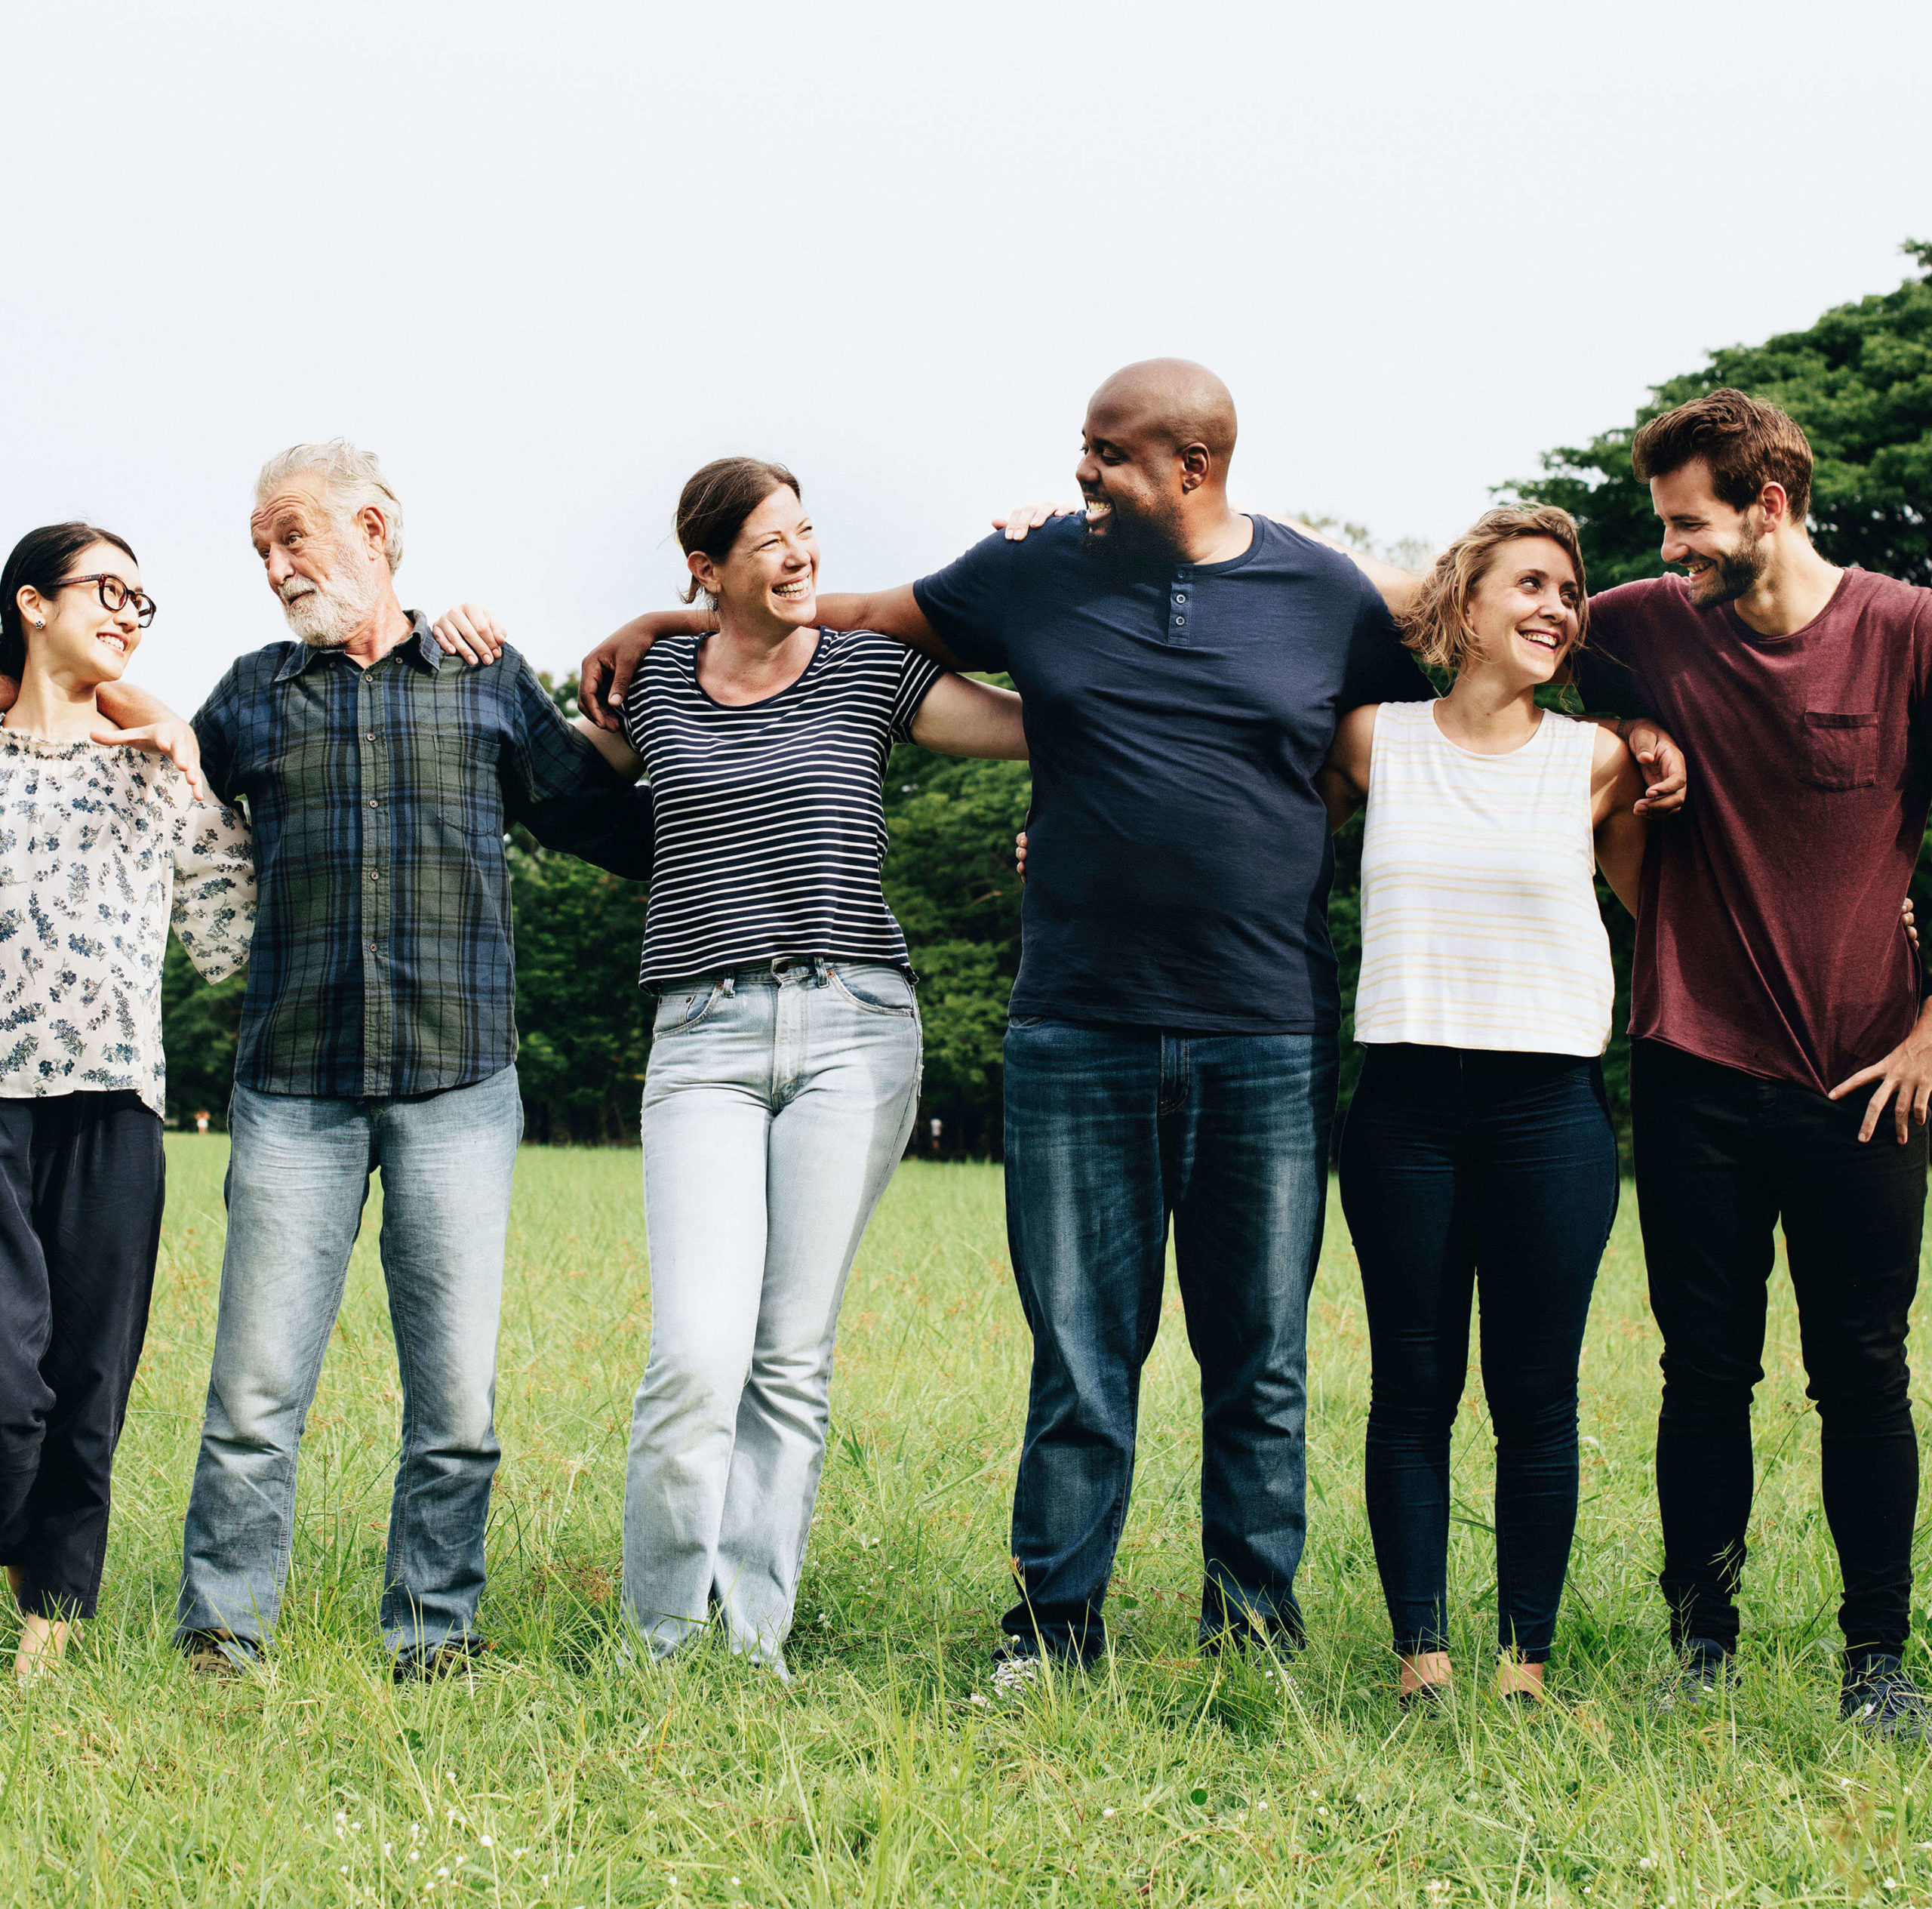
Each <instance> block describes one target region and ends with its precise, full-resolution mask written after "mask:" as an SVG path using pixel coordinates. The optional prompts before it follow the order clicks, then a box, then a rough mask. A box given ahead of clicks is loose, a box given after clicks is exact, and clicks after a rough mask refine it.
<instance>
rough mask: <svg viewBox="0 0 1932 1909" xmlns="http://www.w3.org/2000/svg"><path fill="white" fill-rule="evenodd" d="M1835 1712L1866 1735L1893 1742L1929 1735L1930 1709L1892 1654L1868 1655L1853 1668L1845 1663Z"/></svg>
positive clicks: (1931, 1729)
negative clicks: (1886, 1738)
mask: <svg viewBox="0 0 1932 1909" xmlns="http://www.w3.org/2000/svg"><path fill="white" fill-rule="evenodd" d="M1838 1715H1839V1717H1841V1719H1842V1720H1844V1722H1845V1723H1852V1724H1856V1725H1857V1727H1858V1728H1859V1729H1861V1730H1863V1732H1865V1734H1866V1735H1867V1736H1868V1737H1890V1738H1891V1739H1892V1740H1893V1741H1894V1742H1895V1743H1923V1742H1924V1741H1926V1739H1927V1738H1928V1737H1932V1710H1928V1709H1927V1704H1926V1701H1925V1695H1924V1692H1922V1691H1921V1689H1919V1687H1918V1685H1917V1684H1915V1683H1913V1682H1912V1678H1911V1676H1910V1674H1909V1673H1908V1672H1907V1670H1906V1667H1905V1665H1904V1664H1903V1661H1901V1660H1900V1658H1896V1657H1868V1658H1865V1659H1864V1660H1863V1661H1862V1662H1860V1664H1857V1666H1856V1667H1854V1666H1853V1665H1851V1664H1847V1665H1846V1666H1845V1672H1844V1689H1843V1690H1842V1691H1841V1693H1840V1695H1839V1697H1838Z"/></svg>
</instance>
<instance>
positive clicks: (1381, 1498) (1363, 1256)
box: [1328, 509, 1645, 1708]
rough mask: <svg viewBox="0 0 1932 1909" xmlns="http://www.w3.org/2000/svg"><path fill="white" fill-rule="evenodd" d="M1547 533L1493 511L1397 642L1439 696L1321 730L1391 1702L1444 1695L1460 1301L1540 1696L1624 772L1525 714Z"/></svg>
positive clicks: (1580, 1291) (1565, 600)
mask: <svg viewBox="0 0 1932 1909" xmlns="http://www.w3.org/2000/svg"><path fill="white" fill-rule="evenodd" d="M1585 614H1586V611H1585V595H1584V577H1583V556H1582V553H1581V552H1580V550H1579V549H1578V547H1577V529H1576V525H1574V522H1572V521H1571V519H1570V517H1569V516H1567V513H1564V512H1563V511H1561V510H1550V509H1537V510H1524V509H1513V510H1492V511H1491V512H1489V513H1487V514H1486V515H1485V516H1484V517H1483V518H1482V519H1481V520H1480V521H1479V522H1478V523H1477V524H1476V525H1475V527H1474V528H1472V530H1470V531H1469V532H1468V533H1467V534H1465V535H1464V536H1463V537H1460V538H1458V539H1457V541H1456V542H1455V543H1454V544H1452V545H1451V547H1450V548H1449V549H1448V550H1447V551H1445V552H1444V553H1443V555H1442V556H1441V558H1440V559H1438V562H1437V563H1436V565H1435V570H1434V571H1433V573H1432V574H1431V575H1430V576H1429V578H1428V579H1427V580H1426V582H1425V583H1424V585H1423V589H1422V591H1421V593H1420V596H1419V597H1418V598H1417V599H1416V601H1415V602H1414V606H1413V607H1412V608H1411V609H1410V610H1409V611H1408V612H1407V616H1406V617H1405V619H1404V624H1405V627H1404V636H1405V639H1406V641H1407V643H1408V645H1409V646H1410V647H1411V648H1412V649H1414V651H1417V654H1420V656H1421V657H1422V658H1423V660H1424V661H1425V662H1426V663H1428V664H1432V665H1433V666H1435V667H1437V668H1438V669H1441V670H1447V671H1450V672H1451V673H1453V675H1454V683H1453V685H1452V687H1451V689H1450V690H1449V691H1448V693H1447V694H1446V695H1445V696H1444V697H1441V699H1440V700H1438V701H1436V702H1434V703H1420V704H1416V703H1411V704H1371V705H1370V706H1367V707H1364V708H1361V709H1357V710H1352V711H1350V712H1349V714H1348V715H1347V716H1346V717H1344V718H1343V722H1342V723H1341V725H1340V728H1339V730H1338V731H1337V735H1336V740H1335V745H1334V751H1333V753H1332V754H1331V756H1330V759H1329V783H1330V787H1329V792H1328V793H1329V795H1330V801H1331V813H1334V814H1336V815H1337V817H1340V816H1342V815H1345V814H1346V813H1348V812H1349V810H1350V809H1351V808H1352V807H1353V806H1354V805H1355V804H1356V803H1358V802H1362V801H1364V800H1365V801H1366V802H1367V805H1368V812H1367V821H1366V826H1365V833H1364V839H1363V848H1362V871H1361V920H1362V968H1361V987H1360V989H1359V991H1358V994H1357V996H1356V1002H1355V1037H1356V1039H1358V1040H1359V1041H1361V1042H1362V1043H1363V1044H1364V1045H1365V1046H1366V1047H1367V1050H1368V1051H1367V1058H1366V1061H1365V1063H1364V1067H1363V1070H1362V1075H1361V1084H1360V1085H1358V1087H1357V1088H1356V1090H1355V1097H1354V1100H1353V1101H1352V1104H1351V1105H1350V1107H1349V1112H1348V1116H1347V1122H1346V1128H1345V1129H1344V1133H1343V1142H1342V1151H1341V1187H1342V1202H1343V1210H1344V1211H1345V1212H1346V1214H1347V1215H1348V1219H1349V1228H1350V1230H1351V1231H1352V1233H1353V1235H1354V1238H1355V1252H1356V1255H1357V1257H1358V1259H1359V1260H1360V1261H1361V1273H1362V1286H1363V1291H1364V1297H1365V1298H1366V1300H1367V1310H1368V1323H1369V1333H1370V1340H1371V1350H1372V1354H1373V1359H1374V1375H1373V1380H1372V1401H1371V1406H1370V1410H1369V1421H1368V1451H1367V1495H1368V1514H1369V1525H1370V1529H1371V1532H1372V1534H1373V1535H1374V1542H1375V1553H1376V1562H1377V1566H1378V1568H1379V1569H1380V1573H1381V1576H1382V1583H1383V1593H1384V1595H1385V1596H1386V1599H1387V1600H1388V1605H1389V1617H1390V1619H1391V1621H1392V1624H1393V1627H1394V1633H1395V1649H1396V1651H1397V1652H1398V1654H1399V1655H1400V1657H1401V1673H1400V1683H1399V1687H1398V1690H1399V1696H1400V1699H1401V1703H1402V1704H1403V1707H1404V1708H1407V1707H1410V1706H1411V1705H1413V1704H1416V1703H1417V1702H1419V1701H1426V1700H1429V1699H1433V1698H1441V1696H1442V1695H1444V1693H1445V1692H1446V1691H1447V1689H1448V1687H1449V1684H1450V1679H1451V1670H1450V1661H1449V1657H1448V1648H1447V1647H1448V1635H1447V1603H1448V1590H1447V1553H1448V1535H1449V1507H1450V1486H1449V1443H1450V1432H1451V1427H1452V1426H1453V1424H1454V1421H1455V1416H1456V1412H1457V1406H1458V1404H1459V1403H1460V1399H1461V1397H1462V1393H1463V1383H1464V1379H1465V1377H1466V1372H1467V1367H1468V1357H1469V1312H1470V1304H1471V1300H1472V1295H1473V1293H1474V1292H1477V1291H1480V1292H1481V1300H1482V1306H1481V1319H1482V1328H1481V1329H1482V1375H1483V1387H1484V1393H1485V1394H1486V1395H1487V1399H1488V1403H1489V1409H1490V1415H1491V1421H1492V1422H1493V1424H1494V1426H1495V1428H1496V1436H1497V1483H1496V1550H1497V1623H1498V1630H1499V1633H1500V1635H1499V1642H1500V1646H1501V1649H1502V1652H1503V1661H1502V1663H1501V1665H1500V1670H1499V1673H1498V1680H1497V1688H1498V1690H1499V1692H1500V1694H1501V1695H1503V1696H1505V1697H1506V1698H1514V1699H1517V1700H1519V1701H1534V1699H1535V1698H1537V1697H1539V1696H1540V1695H1541V1692H1542V1689H1543V1665H1544V1663H1545V1661H1546V1659H1547V1658H1548V1657H1549V1653H1550V1648H1551V1641H1552V1634H1553V1633H1554V1630H1555V1620H1556V1611H1557V1606H1558V1601H1559V1600H1560V1598H1561V1593H1562V1589H1563V1581H1564V1573H1565V1571H1566V1569H1567V1565H1568V1562H1569V1556H1570V1546H1571V1536H1572V1533H1573V1532H1574V1527H1575V1524H1576V1515H1577V1359H1578V1356H1579V1353H1580V1350H1581V1347H1582V1344H1583V1327H1584V1322H1585V1320H1586V1317H1587V1316H1588V1313H1589V1304H1590V1296H1591V1292H1592V1287H1593V1285H1594V1284H1595V1279H1596V1273H1597V1265H1598V1261H1599V1260H1600V1259H1601V1257H1602V1254H1603V1249H1604V1242H1605V1240H1606V1239H1607V1237H1608V1235H1609V1232H1610V1227H1611V1221H1612V1220H1613V1219H1614V1217H1615V1215H1616V1212H1617V1185H1618V1181H1617V1143H1616V1140H1615V1137H1614V1134H1613V1132H1612V1130H1611V1119H1610V1113H1609V1109H1608V1107H1607V1103H1606V1101H1605V1099H1604V1085H1603V1070H1602V1062H1601V1055H1602V1053H1603V1050H1604V1045H1605V1044H1606V1043H1607V1041H1608V1039H1609V1036H1610V1025H1611V996H1612V991H1613V984H1612V979H1611V961H1610V947H1609V941H1608V938H1607V935H1606V934H1605V932H1604V925H1603V921H1602V918H1601V915H1600V914H1599V913H1598V907H1597V900H1596V894H1595V884H1594V880H1593V877H1594V874H1595V869H1596V867H1598V865H1599V864H1601V867H1602V868H1603V870H1604V875H1605V876H1606V878H1607V879H1608V880H1609V882H1610V883H1611V886H1612V888H1614V889H1615V891H1617V894H1618V895H1619V896H1620V898H1623V900H1624V901H1625V904H1626V906H1629V905H1630V904H1631V903H1632V901H1634V898H1635V891H1636V882H1637V877H1638V870H1639V869H1640V867H1641V863H1642V859H1643V850H1644V827H1645V823H1644V818H1643V816H1642V814H1640V813H1639V812H1638V804H1639V803H1640V802H1641V801H1642V799H1643V798H1644V778H1643V776H1642V775H1641V773H1640V771H1639V770H1638V765H1637V764H1636V762H1635V760H1634V759H1632V756H1631V754H1630V752H1629V749H1628V748H1627V747H1626V745H1625V744H1624V742H1623V740H1622V739H1621V738H1620V737H1619V735H1618V734H1617V732H1616V731H1615V730H1614V729H1612V728H1607V727H1604V726H1602V725H1598V724H1595V723H1592V722H1582V721H1578V720H1576V719H1572V718H1571V717H1568V716H1561V715H1558V714H1557V713H1555V712H1554V711H1552V710H1546V709H1543V708H1542V707H1539V705H1538V704H1537V691H1538V690H1539V689H1540V688H1543V686H1544V685H1546V684H1548V683H1549V682H1552V680H1553V679H1555V678H1556V677H1557V676H1558V673H1559V672H1560V671H1561V670H1562V668H1563V666H1564V661H1565V659H1566V658H1567V657H1568V656H1569V655H1570V654H1571V652H1572V651H1574V650H1575V649H1576V648H1577V647H1578V646H1579V645H1580V644H1581V642H1583V635H1584V619H1585Z"/></svg>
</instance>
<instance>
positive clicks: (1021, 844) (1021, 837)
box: [1013, 829, 1026, 887]
mask: <svg viewBox="0 0 1932 1909" xmlns="http://www.w3.org/2000/svg"><path fill="white" fill-rule="evenodd" d="M1013 865H1014V867H1015V868H1017V869H1018V870H1019V871H1020V885H1021V886H1022V887H1024V886H1025V885H1026V830H1024V829H1022V830H1020V833H1018V834H1017V836H1014V838H1013Z"/></svg>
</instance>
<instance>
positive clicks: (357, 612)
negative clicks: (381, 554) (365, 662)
mask: <svg viewBox="0 0 1932 1909" xmlns="http://www.w3.org/2000/svg"><path fill="white" fill-rule="evenodd" d="M305 581H309V582H312V581H313V580H312V579H305ZM375 606H376V585H375V581H374V578H373V577H371V578H370V579H369V580H368V583H367V585H366V587H365V586H364V580H363V578H362V577H361V576H360V575H359V574H358V573H357V572H356V571H354V570H348V571H346V574H331V576H330V577H329V579H328V582H327V583H315V587H314V588H313V589H312V590H305V591H303V593H302V594H301V595H300V596H297V598H296V599H295V600H294V602H292V603H291V602H288V600H287V599H284V600H283V602H282V606H281V613H282V614H283V615H284V616H285V617H287V618H288V627H289V628H290V629H291V630H294V633H296V635H297V636H299V637H300V638H301V639H302V640H303V642H305V643H306V644H307V645H309V647H310V648H312V649H318V650H339V649H340V648H342V646H343V645H344V644H345V643H346V642H348V641H349V639H350V638H352V636H354V635H355V633H356V631H357V630H358V629H360V628H361V626H362V625H363V624H365V622H367V621H368V616H369V612H370V611H371V610H373V609H374V608H375Z"/></svg>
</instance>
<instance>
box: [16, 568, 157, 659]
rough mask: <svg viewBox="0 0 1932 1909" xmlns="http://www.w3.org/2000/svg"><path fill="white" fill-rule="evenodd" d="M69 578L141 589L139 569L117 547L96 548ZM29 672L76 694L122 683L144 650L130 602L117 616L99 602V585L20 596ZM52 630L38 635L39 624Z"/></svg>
mask: <svg viewBox="0 0 1932 1909" xmlns="http://www.w3.org/2000/svg"><path fill="white" fill-rule="evenodd" d="M66 574H67V575H68V576H69V577H119V578H120V579H121V580H122V583H125V584H126V585H127V587H128V589H129V590H139V589H140V587H141V572H140V565H138V564H137V563H136V562H135V561H134V559H133V558H132V557H131V556H128V553H127V552H126V551H125V550H117V549H116V548H115V547H114V545H112V543H91V544H89V545H88V547H87V548H86V549H85V550H83V551H82V552H81V553H80V554H79V555H78V556H76V557H75V559H73V561H72V562H71V563H69V565H67V567H66ZM20 598H21V602H20V614H21V617H22V618H23V621H24V623H25V625H26V639H27V664H28V667H29V669H32V670H41V671H42V672H44V673H45V674H46V675H48V676H51V677H53V678H54V679H56V680H57V681H58V682H63V683H66V684H69V685H72V687H74V688H91V687H92V686H93V685H95V684H97V683H103V682H119V681H120V680H121V676H122V672H123V671H124V670H126V668H127V667H128V658H129V657H131V656H132V655H133V654H134V651H136V649H137V648H139V647H140V641H141V626H140V620H139V617H137V614H136V611H135V607H134V601H133V599H131V598H130V599H128V601H127V602H125V603H124V604H123V605H122V606H121V608H119V609H118V610H109V609H108V608H106V606H105V605H103V603H102V602H101V600H100V585H99V584H98V583H69V584H66V585H65V586H64V587H61V588H60V589H57V590H51V591H50V592H49V593H48V594H47V595H46V596H41V595H40V594H39V593H38V592H37V591H32V590H23V591H22V592H21V593H20ZM37 619H38V620H45V623H46V625H47V627H46V628H45V630H36V629H35V627H34V624H35V620H37Z"/></svg>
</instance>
